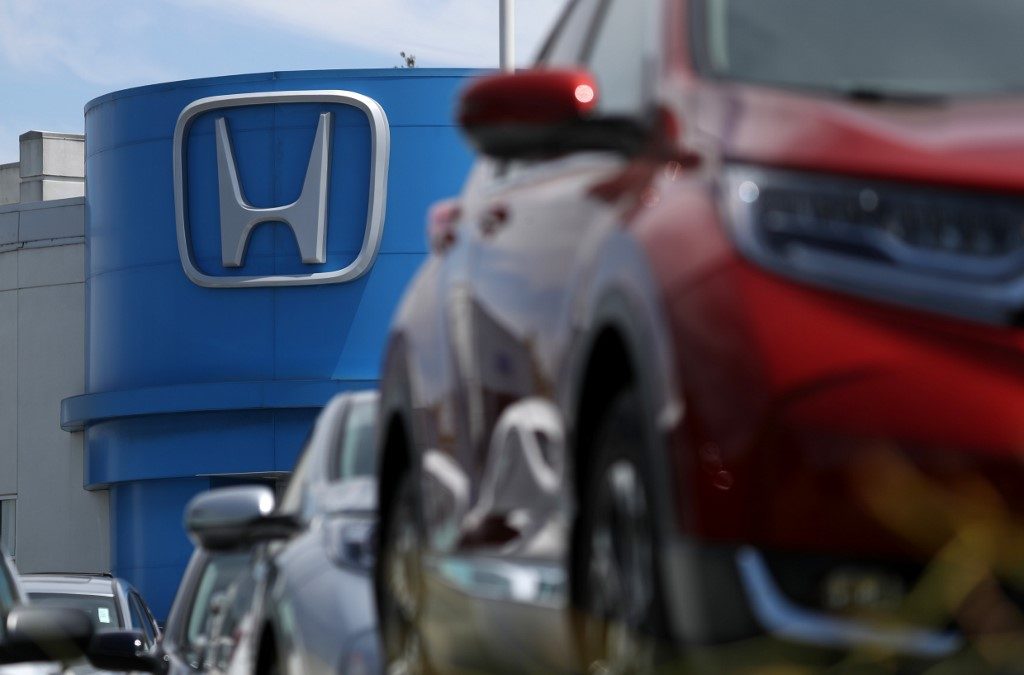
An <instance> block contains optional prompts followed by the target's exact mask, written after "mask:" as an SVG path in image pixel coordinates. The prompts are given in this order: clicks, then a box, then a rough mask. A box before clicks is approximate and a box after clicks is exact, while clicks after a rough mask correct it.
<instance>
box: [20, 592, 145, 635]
mask: <svg viewBox="0 0 1024 675" xmlns="http://www.w3.org/2000/svg"><path fill="white" fill-rule="evenodd" d="M21 586H22V588H23V589H24V591H25V593H27V594H28V598H29V601H30V602H31V603H32V604H33V605H36V606H43V607H63V608H68V609H79V610H82V611H83V612H85V613H86V614H88V615H89V619H90V620H91V621H92V625H93V629H94V630H95V631H96V632H97V633H100V632H105V631H113V630H136V631H139V632H140V633H141V635H142V638H143V639H142V641H143V646H144V648H145V649H147V650H148V649H149V648H150V647H152V646H153V645H155V644H156V641H157V639H158V638H159V637H160V627H159V625H157V622H156V619H154V618H153V613H152V612H150V610H149V606H148V605H147V604H146V602H145V600H143V599H142V596H141V595H139V592H138V591H137V590H135V588H134V587H133V586H132V585H131V584H129V583H128V582H127V581H125V580H124V579H118V578H116V577H112V576H110V575H108V574H23V575H21Z"/></svg>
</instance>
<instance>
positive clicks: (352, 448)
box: [329, 400, 377, 481]
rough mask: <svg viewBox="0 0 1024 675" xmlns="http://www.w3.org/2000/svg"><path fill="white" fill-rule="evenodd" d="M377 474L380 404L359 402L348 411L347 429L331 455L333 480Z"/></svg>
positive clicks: (343, 430) (331, 475)
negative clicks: (378, 408)
mask: <svg viewBox="0 0 1024 675" xmlns="http://www.w3.org/2000/svg"><path fill="white" fill-rule="evenodd" d="M376 473H377V405H376V402H375V401H374V400H366V401H357V402H355V403H353V404H352V406H351V407H350V408H349V410H348V412H347V413H346V414H345V421H344V428H343V429H342V432H341V434H340V435H339V438H338V443H337V445H336V446H335V449H334V455H333V457H332V458H331V466H330V475H329V478H330V480H332V481H334V480H345V479H347V478H356V477H358V476H373V475H375V474H376Z"/></svg>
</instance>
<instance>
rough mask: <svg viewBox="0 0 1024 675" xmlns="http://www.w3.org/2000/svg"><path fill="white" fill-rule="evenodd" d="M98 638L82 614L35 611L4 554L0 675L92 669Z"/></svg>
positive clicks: (0, 590) (53, 609) (0, 594)
mask: <svg viewBox="0 0 1024 675" xmlns="http://www.w3.org/2000/svg"><path fill="white" fill-rule="evenodd" d="M94 633H95V631H94V629H93V622H92V621H91V619H90V617H89V616H88V615H87V614H86V612H84V611H82V610H79V609H75V608H68V607H64V606H58V607H53V606H49V607H48V606H46V605H45V604H43V605H42V606H32V605H31V600H30V599H29V597H28V594H27V593H26V591H25V589H24V588H23V586H22V585H21V582H20V579H19V576H18V572H17V570H16V569H15V567H14V562H13V561H12V560H11V559H10V558H9V557H8V556H7V555H6V554H4V553H3V552H2V551H0V673H2V674H3V675H61V674H68V675H70V674H73V673H76V672H80V671H81V670H82V669H83V668H91V666H89V665H88V664H87V663H86V662H85V661H84V659H85V657H86V656H87V655H88V654H89V653H90V651H91V644H92V641H93V640H92V638H93V635H94ZM100 656H101V657H102V655H101V654H100Z"/></svg>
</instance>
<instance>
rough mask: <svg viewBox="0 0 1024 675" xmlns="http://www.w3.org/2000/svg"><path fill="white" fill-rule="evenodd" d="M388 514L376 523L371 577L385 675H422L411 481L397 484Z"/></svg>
mask: <svg viewBox="0 0 1024 675" xmlns="http://www.w3.org/2000/svg"><path fill="white" fill-rule="evenodd" d="M392 495H393V497H392V500H391V504H390V509H389V510H388V511H387V512H386V513H387V515H386V517H385V519H384V520H383V522H382V523H381V536H380V557H379V562H378V567H377V574H376V580H375V584H376V591H377V605H378V607H377V611H378V615H379V621H380V635H381V642H382V644H383V647H384V664H385V666H384V672H385V673H386V675H425V674H426V673H428V672H429V671H428V669H427V664H426V658H425V657H424V654H423V650H422V642H421V641H420V638H419V626H418V621H419V614H420V608H421V606H422V604H421V603H422V597H423V576H422V568H421V566H420V565H421V563H420V557H419V556H420V552H421V551H422V550H423V549H422V541H421V535H420V532H421V529H420V526H419V521H418V516H417V514H418V513H419V509H418V502H417V493H416V490H415V482H414V481H413V477H412V475H411V474H410V473H409V472H408V471H406V472H403V473H402V474H401V475H400V476H399V477H398V480H397V484H396V485H395V488H394V492H393V493H392Z"/></svg>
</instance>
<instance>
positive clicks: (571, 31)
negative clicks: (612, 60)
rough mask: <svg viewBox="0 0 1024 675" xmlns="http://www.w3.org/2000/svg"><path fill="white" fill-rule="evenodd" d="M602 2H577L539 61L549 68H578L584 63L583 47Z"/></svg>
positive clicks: (590, 0)
mask: <svg viewBox="0 0 1024 675" xmlns="http://www.w3.org/2000/svg"><path fill="white" fill-rule="evenodd" d="M601 4H602V0H576V1H575V2H573V3H572V4H571V5H570V6H569V8H568V9H567V10H566V13H565V14H564V15H563V17H562V19H561V21H559V23H558V27H557V28H556V29H555V32H554V33H553V34H552V36H551V38H550V39H549V41H548V43H547V45H545V47H544V50H543V51H542V52H541V55H540V58H539V59H538V61H539V63H540V64H541V65H544V66H547V67H560V66H561V67H564V66H578V65H580V63H582V54H583V45H584V44H585V43H586V41H587V38H588V36H589V35H590V31H591V29H592V28H593V25H594V18H595V17H596V14H597V10H598V9H600V7H601Z"/></svg>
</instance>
